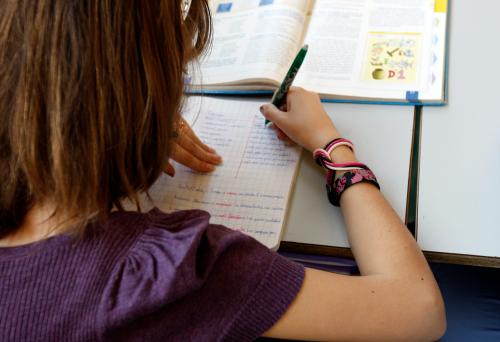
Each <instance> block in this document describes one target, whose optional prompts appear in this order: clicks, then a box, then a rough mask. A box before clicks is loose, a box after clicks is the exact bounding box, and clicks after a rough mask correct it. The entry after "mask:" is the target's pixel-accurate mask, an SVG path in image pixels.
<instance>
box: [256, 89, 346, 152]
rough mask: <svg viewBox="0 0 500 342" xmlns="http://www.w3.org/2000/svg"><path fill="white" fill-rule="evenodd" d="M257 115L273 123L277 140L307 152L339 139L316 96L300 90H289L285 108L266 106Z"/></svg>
mask: <svg viewBox="0 0 500 342" xmlns="http://www.w3.org/2000/svg"><path fill="white" fill-rule="evenodd" d="M261 112H262V114H263V115H264V117H265V118H266V119H268V120H270V121H271V122H272V123H273V125H274V126H275V129H276V134H277V136H278V138H279V139H281V140H285V141H287V140H288V139H290V140H291V141H294V142H296V143H298V144H299V145H301V146H303V147H305V148H306V149H307V150H309V151H314V150H315V149H316V148H323V146H324V145H325V144H326V143H328V142H329V141H331V140H332V139H334V138H338V137H339V136H340V134H339V133H338V132H337V129H336V128H335V126H334V124H333V122H332V120H331V119H330V117H329V116H328V114H327V113H326V112H325V110H324V109H323V106H322V104H321V102H320V100H319V97H318V95H317V94H315V93H312V92H309V91H306V90H304V89H302V88H297V87H292V88H290V90H289V91H288V94H287V98H286V106H284V107H282V108H280V109H278V108H276V107H275V106H273V105H272V104H266V105H263V106H262V107H261Z"/></svg>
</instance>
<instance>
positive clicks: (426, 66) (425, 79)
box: [295, 0, 445, 100]
mask: <svg viewBox="0 0 500 342" xmlns="http://www.w3.org/2000/svg"><path fill="white" fill-rule="evenodd" d="M439 2H443V1H442V0H440V1H439ZM436 8H437V6H435V1H433V0H316V1H315V2H314V5H313V9H312V14H311V19H310V24H309V27H308V31H307V33H306V36H305V39H304V42H305V43H307V44H309V53H308V56H307V58H306V59H305V62H304V65H303V66H302V69H301V70H300V72H299V73H298V75H297V79H296V82H295V84H296V85H299V86H302V87H305V88H307V89H310V90H313V91H315V92H318V93H321V94H330V95H335V97H346V98H355V97H361V98H375V99H399V100H408V96H411V98H410V99H411V100H421V99H424V100H425V99H427V100H432V99H435V100H440V99H441V97H442V94H441V88H440V87H437V88H436V87H432V85H433V84H434V83H435V81H436V80H435V79H434V80H432V73H431V65H432V64H433V63H435V62H436V61H435V60H433V49H432V48H433V45H435V44H436V41H435V40H436V39H437V38H436V37H435V36H434V35H433V34H432V33H433V29H434V26H435V25H436V23H435V20H434V19H435V10H436ZM441 24H442V23H441ZM441 31H442V34H443V37H440V38H439V39H440V42H441V43H442V42H444V34H445V30H442V28H441ZM437 54H438V55H441V56H443V55H444V51H440V52H439V53H437ZM435 55H436V54H435ZM434 58H436V56H434ZM441 74H442V72H441ZM441 81H442V79H441Z"/></svg>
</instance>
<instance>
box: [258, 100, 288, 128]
mask: <svg viewBox="0 0 500 342" xmlns="http://www.w3.org/2000/svg"><path fill="white" fill-rule="evenodd" d="M260 112H261V113H262V115H263V116H264V117H265V118H266V119H267V120H269V121H271V122H274V123H275V124H277V125H278V126H279V125H280V122H281V120H282V119H281V118H282V116H283V115H285V114H286V113H285V112H283V111H281V110H279V109H278V108H276V106H274V105H273V104H270V103H269V104H264V105H262V106H261V107H260Z"/></svg>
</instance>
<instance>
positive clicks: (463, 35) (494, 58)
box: [417, 0, 500, 257]
mask: <svg viewBox="0 0 500 342" xmlns="http://www.w3.org/2000/svg"><path fill="white" fill-rule="evenodd" d="M450 18H451V26H450V30H449V34H450V38H451V40H450V64H449V66H450V68H449V90H450V92H449V105H448V106H446V107H442V108H424V109H423V118H422V119H423V120H422V140H421V153H420V186H419V203H418V228H417V240H418V242H419V244H420V246H421V247H422V248H423V249H424V250H426V251H435V252H446V253H459V254H471V255H481V256H493V257H499V256H500V200H499V197H500V108H499V91H500V85H499V81H500V68H499V67H498V59H499V56H500V43H499V41H500V40H499V38H498V37H500V24H499V21H500V1H498V0H477V1H467V0H462V1H453V3H452V4H451V16H450Z"/></svg>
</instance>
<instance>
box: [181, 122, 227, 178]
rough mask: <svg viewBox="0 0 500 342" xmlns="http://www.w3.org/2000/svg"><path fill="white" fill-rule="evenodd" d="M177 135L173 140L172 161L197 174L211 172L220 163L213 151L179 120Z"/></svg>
mask: <svg viewBox="0 0 500 342" xmlns="http://www.w3.org/2000/svg"><path fill="white" fill-rule="evenodd" d="M181 120H182V121H181V124H180V129H179V135H178V137H177V138H176V139H175V140H173V151H172V159H174V160H175V161H177V162H178V163H180V164H182V165H184V166H186V167H188V168H190V169H192V170H195V171H198V172H211V171H213V170H215V167H216V166H217V165H219V164H220V163H221V162H222V158H221V157H220V156H219V155H218V154H217V153H216V152H215V150H214V149H213V148H211V147H209V146H207V145H206V144H204V143H203V142H202V141H201V140H200V139H199V138H198V136H197V135H196V134H195V133H194V131H193V130H192V129H191V127H190V126H189V125H188V124H187V123H186V122H185V121H184V119H181Z"/></svg>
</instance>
